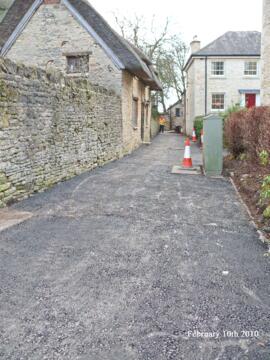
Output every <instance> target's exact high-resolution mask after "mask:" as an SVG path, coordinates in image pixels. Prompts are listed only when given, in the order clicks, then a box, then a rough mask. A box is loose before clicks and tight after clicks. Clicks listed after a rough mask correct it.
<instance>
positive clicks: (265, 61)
mask: <svg viewBox="0 0 270 360" xmlns="http://www.w3.org/2000/svg"><path fill="white" fill-rule="evenodd" d="M261 91H262V105H267V106H270V0H264V1H263V31H262V79H261Z"/></svg>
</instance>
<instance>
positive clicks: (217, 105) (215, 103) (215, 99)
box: [212, 94, 225, 110]
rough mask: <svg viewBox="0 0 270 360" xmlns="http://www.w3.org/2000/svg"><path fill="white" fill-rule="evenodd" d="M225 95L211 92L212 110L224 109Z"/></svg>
mask: <svg viewBox="0 0 270 360" xmlns="http://www.w3.org/2000/svg"><path fill="white" fill-rule="evenodd" d="M224 105H225V95H224V94H212V110H224V108H225V106H224Z"/></svg>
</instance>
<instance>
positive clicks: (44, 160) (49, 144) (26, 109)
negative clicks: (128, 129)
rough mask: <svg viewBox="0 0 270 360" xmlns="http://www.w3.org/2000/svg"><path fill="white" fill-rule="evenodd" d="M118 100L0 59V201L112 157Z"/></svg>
mask: <svg viewBox="0 0 270 360" xmlns="http://www.w3.org/2000/svg"><path fill="white" fill-rule="evenodd" d="M121 123H122V121H121V99H120V97H119V96H118V95H116V94H115V93H114V92H112V91H108V90H106V89H104V88H101V87H94V86H92V85H91V84H90V83H89V82H88V81H87V80H78V79H77V80H72V79H70V78H65V77H63V75H62V74H61V73H60V72H50V73H48V72H45V71H44V70H40V69H37V68H32V67H25V66H23V65H16V64H15V63H13V62H11V61H9V60H3V59H0V206H5V205H6V204H9V203H11V202H13V201H15V200H18V199H20V198H24V197H26V196H28V195H29V194H31V193H33V192H36V191H40V190H43V189H46V188H48V187H50V186H52V185H53V184H55V183H57V182H59V181H62V180H65V179H68V178H71V177H72V176H75V175H77V174H80V173H82V172H84V171H86V170H89V169H92V168H94V167H96V166H100V165H103V164H105V163H107V162H109V161H111V160H114V159H117V158H119V157H120V156H121V152H122V125H121Z"/></svg>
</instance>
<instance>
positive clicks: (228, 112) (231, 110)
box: [222, 104, 244, 122]
mask: <svg viewBox="0 0 270 360" xmlns="http://www.w3.org/2000/svg"><path fill="white" fill-rule="evenodd" d="M240 110H244V109H243V108H241V106H240V105H239V104H235V105H232V106H231V107H229V108H228V109H227V110H226V111H225V112H224V113H222V119H223V121H224V122H225V121H226V120H227V119H228V118H229V117H230V116H231V115H232V114H233V113H235V112H238V111H240Z"/></svg>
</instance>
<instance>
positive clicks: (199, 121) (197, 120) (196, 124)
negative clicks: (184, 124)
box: [194, 116, 203, 140]
mask: <svg viewBox="0 0 270 360" xmlns="http://www.w3.org/2000/svg"><path fill="white" fill-rule="evenodd" d="M194 128H195V132H196V137H197V139H198V140H201V131H202V129H203V116H197V117H196V118H195V120H194Z"/></svg>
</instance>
